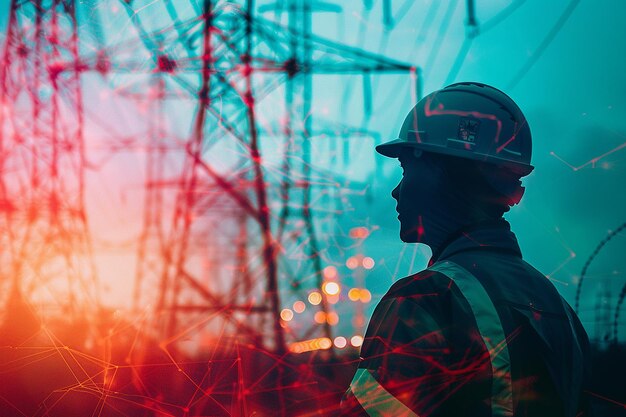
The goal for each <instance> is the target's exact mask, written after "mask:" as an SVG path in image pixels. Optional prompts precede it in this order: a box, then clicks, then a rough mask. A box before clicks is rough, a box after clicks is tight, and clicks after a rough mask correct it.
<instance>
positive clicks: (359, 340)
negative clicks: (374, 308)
mask: <svg viewBox="0 0 626 417" xmlns="http://www.w3.org/2000/svg"><path fill="white" fill-rule="evenodd" d="M350 344H351V345H352V346H354V347H359V346H361V345H362V344H363V336H359V335H358V334H357V335H356V336H352V338H350Z"/></svg>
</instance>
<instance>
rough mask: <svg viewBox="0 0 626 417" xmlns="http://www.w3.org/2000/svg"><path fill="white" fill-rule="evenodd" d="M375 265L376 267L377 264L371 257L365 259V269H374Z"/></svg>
mask: <svg viewBox="0 0 626 417" xmlns="http://www.w3.org/2000/svg"><path fill="white" fill-rule="evenodd" d="M374 265H376V262H374V260H373V259H372V258H370V257H369V256H367V257H365V258H363V268H365V269H372V268H374Z"/></svg>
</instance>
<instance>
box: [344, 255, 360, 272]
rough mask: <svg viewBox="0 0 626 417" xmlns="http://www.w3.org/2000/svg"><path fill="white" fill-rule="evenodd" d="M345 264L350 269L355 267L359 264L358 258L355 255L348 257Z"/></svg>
mask: <svg viewBox="0 0 626 417" xmlns="http://www.w3.org/2000/svg"><path fill="white" fill-rule="evenodd" d="M346 266H347V267H348V268H350V269H356V268H357V267H358V266H359V259H358V258H357V257H356V256H351V257H349V258H348V260H347V261H346Z"/></svg>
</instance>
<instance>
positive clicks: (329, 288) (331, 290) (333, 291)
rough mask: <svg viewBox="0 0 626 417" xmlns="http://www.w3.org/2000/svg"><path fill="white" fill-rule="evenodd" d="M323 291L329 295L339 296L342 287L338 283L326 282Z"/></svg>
mask: <svg viewBox="0 0 626 417" xmlns="http://www.w3.org/2000/svg"><path fill="white" fill-rule="evenodd" d="M322 291H324V292H325V293H326V294H328V295H337V294H339V291H341V287H340V286H339V284H337V283H336V282H325V283H324V284H323V285H322Z"/></svg>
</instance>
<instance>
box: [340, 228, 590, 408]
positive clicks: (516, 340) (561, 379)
mask: <svg viewBox="0 0 626 417" xmlns="http://www.w3.org/2000/svg"><path fill="white" fill-rule="evenodd" d="M360 356H361V361H360V364H359V367H358V369H357V371H356V373H355V375H354V378H353V380H352V383H351V385H350V388H349V389H348V391H347V392H346V394H345V395H344V398H343V400H342V403H341V410H342V415H347V416H367V415H369V416H394V417H395V416H406V417H409V416H419V417H439V416H466V417H473V416H480V417H487V416H494V417H495V416H516V417H517V416H525V417H526V416H528V417H541V416H546V417H547V416H549V417H575V416H588V415H589V410H588V408H589V406H588V401H587V399H586V395H585V390H586V387H587V385H586V384H587V383H588V381H589V342H588V339H587V335H586V333H585V330H584V329H583V327H582V325H581V323H580V321H579V320H578V317H577V316H576V314H575V313H574V311H573V310H572V308H571V307H570V306H569V305H568V303H567V302H566V301H565V300H564V299H563V298H562V297H561V296H560V295H559V292H558V291H557V290H556V288H555V287H554V285H553V284H552V282H551V281H550V280H549V279H548V278H547V277H546V276H545V275H543V274H542V273H541V272H539V271H537V270H536V269H535V268H533V267H532V266H531V265H529V264H528V263H526V262H525V261H524V260H523V259H522V254H521V252H520V248H519V245H518V243H517V239H516V237H515V235H514V234H513V233H512V232H511V230H510V225H509V223H508V222H507V221H506V220H504V219H498V220H490V221H486V222H481V223H477V224H475V225H473V226H471V227H468V228H465V229H464V230H463V231H462V232H460V233H458V234H457V235H455V236H452V237H451V238H450V239H448V241H447V242H446V244H445V245H443V249H442V250H440V252H439V254H438V255H437V254H436V255H435V256H433V258H432V259H431V261H430V262H429V267H428V268H427V269H425V270H423V271H421V272H419V273H418V274H415V275H411V276H409V277H406V278H403V279H401V280H399V281H398V282H396V283H395V284H394V285H393V286H392V287H391V289H390V290H389V291H388V292H387V294H386V295H385V296H384V297H383V298H382V300H381V301H380V303H379V304H378V306H377V307H376V309H375V311H374V313H373V316H372V318H371V320H370V323H369V326H368V329H367V333H366V335H365V340H364V342H363V345H362V348H361V355H360Z"/></svg>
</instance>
